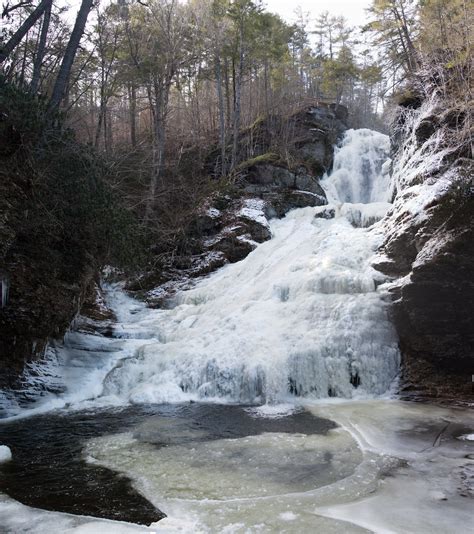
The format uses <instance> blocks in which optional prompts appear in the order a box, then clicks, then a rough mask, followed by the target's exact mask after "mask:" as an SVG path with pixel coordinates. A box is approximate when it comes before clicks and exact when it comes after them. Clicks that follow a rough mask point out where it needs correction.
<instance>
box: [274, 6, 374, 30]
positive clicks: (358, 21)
mask: <svg viewBox="0 0 474 534" xmlns="http://www.w3.org/2000/svg"><path fill="white" fill-rule="evenodd" d="M264 3H265V4H266V6H267V8H268V10H269V11H273V12H274V13H278V14H279V15H280V16H281V17H282V18H283V19H284V20H286V21H287V22H294V21H295V19H296V16H295V9H296V8H297V7H298V6H301V8H302V9H303V12H308V13H309V17H310V19H314V18H316V17H317V16H318V15H319V14H320V13H322V12H323V11H329V12H330V13H331V14H332V15H343V16H344V17H345V18H346V19H347V21H348V22H349V26H361V25H363V24H365V23H366V22H367V16H366V13H365V11H364V9H366V8H367V7H369V5H370V4H371V3H372V2H371V0H330V1H327V0H290V1H288V0H264Z"/></svg>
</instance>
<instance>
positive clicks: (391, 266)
mask: <svg viewBox="0 0 474 534" xmlns="http://www.w3.org/2000/svg"><path fill="white" fill-rule="evenodd" d="M466 119H467V117H466V112H465V111H463V110H461V109H452V108H451V109H446V104H445V103H444V101H443V100H442V99H440V98H438V97H437V96H436V95H433V96H431V97H429V98H428V97H427V98H425V99H423V98H421V97H420V98H417V99H410V100H409V101H408V100H407V101H405V102H402V104H401V106H400V107H399V109H398V112H397V116H396V119H395V121H394V126H393V131H392V141H393V157H394V160H393V179H394V182H393V183H394V192H393V193H394V205H393V209H392V210H391V211H390V213H389V215H388V217H387V218H386V219H385V222H384V225H385V232H386V239H385V242H384V244H383V247H382V249H381V253H380V255H379V257H378V259H377V262H376V265H375V267H376V268H378V269H379V270H381V271H382V272H384V273H385V274H388V275H390V276H392V277H395V278H396V279H397V281H396V282H395V283H394V284H393V285H392V288H391V291H392V294H393V298H394V305H393V309H394V319H395V323H396V326H397V329H398V333H399V337H400V346H401V350H402V353H403V374H402V390H403V391H405V392H406V393H410V394H414V393H417V394H420V395H422V396H435V397H455V398H466V397H470V396H471V395H472V394H473V384H472V376H473V374H474V274H473V273H474V184H473V182H472V177H473V170H474V164H473V160H472V154H471V146H470V141H469V139H468V138H467V137H465V136H464V138H463V137H462V136H460V134H459V132H460V130H461V129H462V128H463V125H465V123H466Z"/></svg>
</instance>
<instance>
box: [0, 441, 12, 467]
mask: <svg viewBox="0 0 474 534" xmlns="http://www.w3.org/2000/svg"><path fill="white" fill-rule="evenodd" d="M11 459H12V451H11V450H10V447H7V446H6V445H0V464H2V463H4V462H9V461H10V460H11Z"/></svg>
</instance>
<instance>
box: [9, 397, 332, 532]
mask: <svg viewBox="0 0 474 534" xmlns="http://www.w3.org/2000/svg"><path fill="white" fill-rule="evenodd" d="M147 421H153V422H154V423H156V422H157V421H158V422H160V423H161V424H160V425H158V426H157V425H156V424H153V425H147V424H146V423H147ZM335 426H336V425H335V423H333V422H332V421H329V420H327V419H321V418H318V417H315V416H313V415H312V414H310V413H309V412H306V411H303V410H302V411H300V412H297V413H294V414H292V415H289V416H287V417H281V418H277V419H264V418H254V417H252V416H251V415H250V414H249V413H247V412H246V410H245V407H243V406H228V405H213V404H196V403H191V404H186V405H159V406H133V407H127V408H123V409H113V410H111V409H107V410H105V409H104V410H95V411H84V412H70V413H67V412H53V413H49V414H45V415H39V416H35V417H31V418H27V419H20V420H17V421H12V422H0V443H2V444H4V445H8V446H9V447H10V448H11V450H12V453H13V460H12V461H11V462H9V463H7V464H3V465H1V466H0V492H3V493H6V494H8V495H10V496H11V497H12V498H14V499H16V500H17V501H19V502H21V503H23V504H26V505H29V506H33V507H36V508H42V509H44V510H52V511H60V512H68V513H72V514H78V515H90V516H94V517H100V518H106V519H114V520H120V521H129V522H132V523H139V524H145V525H149V524H150V523H153V522H155V521H158V520H160V519H162V518H163V517H164V516H165V514H164V513H163V512H161V511H160V510H158V509H156V508H155V507H154V506H153V505H152V504H151V503H150V502H149V501H147V500H146V499H145V498H144V497H142V496H141V495H140V494H139V493H138V492H137V491H135V489H134V488H133V486H132V484H131V483H130V481H129V480H128V479H127V478H126V477H124V476H122V475H120V474H117V473H115V472H113V471H111V470H109V469H106V468H103V467H100V466H96V465H93V464H88V463H86V462H85V461H84V460H83V458H82V456H81V451H82V449H83V446H84V444H85V443H86V442H87V441H88V440H90V439H91V438H95V437H100V436H104V435H107V434H117V433H121V432H126V431H129V432H130V431H132V432H134V437H136V438H137V439H139V440H140V441H143V442H147V443H152V444H154V446H156V447H166V446H168V445H179V444H182V443H185V442H189V441H208V440H216V439H223V438H240V437H245V436H251V435H257V434H261V433H264V432H287V433H302V434H326V433H327V432H328V431H329V430H330V429H332V428H334V427H335Z"/></svg>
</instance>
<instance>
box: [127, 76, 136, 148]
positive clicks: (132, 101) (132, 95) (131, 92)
mask: <svg viewBox="0 0 474 534" xmlns="http://www.w3.org/2000/svg"><path fill="white" fill-rule="evenodd" d="M128 100H129V113H130V142H131V143H132V147H133V148H135V147H136V146H137V90H136V87H135V83H134V82H131V83H130V85H129V86H128Z"/></svg>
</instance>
